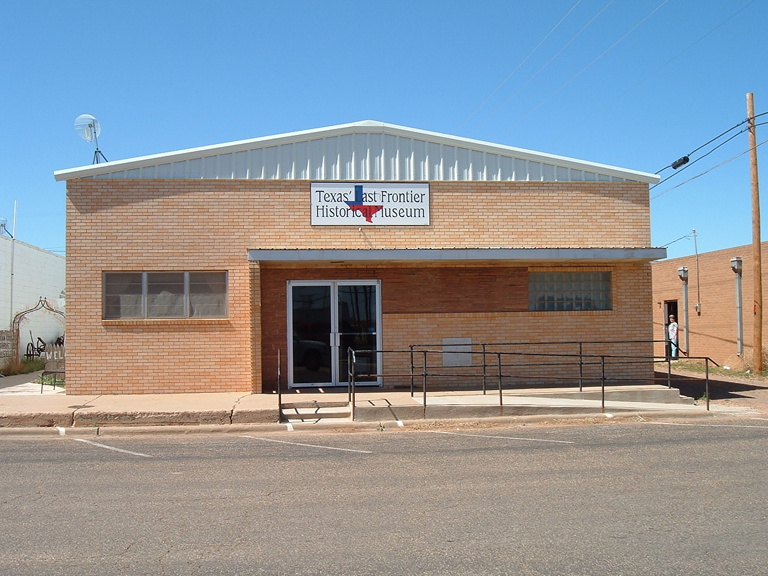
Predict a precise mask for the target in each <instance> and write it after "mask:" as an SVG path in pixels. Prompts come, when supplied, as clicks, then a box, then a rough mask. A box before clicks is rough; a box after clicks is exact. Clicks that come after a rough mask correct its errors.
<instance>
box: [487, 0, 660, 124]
mask: <svg viewBox="0 0 768 576" xmlns="http://www.w3.org/2000/svg"><path fill="white" fill-rule="evenodd" d="M668 1H669V0H664V1H663V2H662V3H661V4H659V5H658V6H656V8H654V9H653V10H652V11H651V12H650V13H649V14H648V15H647V16H646V17H645V18H643V19H642V20H640V22H638V23H637V24H635V25H634V26H633V27H632V29H631V30H629V32H627V33H626V34H624V36H622V37H621V38H619V39H618V40H616V42H614V43H613V44H611V46H610V47H609V48H608V49H607V50H605V51H604V52H603V53H602V54H600V56H598V57H597V58H595V59H594V60H592V62H590V63H589V64H587V65H586V66H584V68H582V69H581V70H579V71H578V72H577V73H576V74H574V75H573V76H571V78H570V79H569V80H568V81H567V82H566V83H565V84H563V85H562V86H560V88H558V89H557V90H555V91H554V92H553V93H552V94H550V95H549V96H547V97H546V98H545V99H544V100H542V101H541V102H540V103H539V104H537V105H536V106H534V107H533V108H531V109H530V110H529V111H528V112H527V113H526V114H525V115H524V116H522V117H520V118H518V120H517V122H515V123H514V124H512V125H511V126H509V127H508V128H507V129H506V130H505V131H504V132H503V133H502V135H504V134H506V133H507V132H509V131H510V130H512V128H514V127H515V126H517V125H518V124H519V123H520V122H522V121H523V120H525V119H526V118H527V117H528V116H530V115H531V114H533V113H534V112H535V111H536V110H538V109H539V108H541V107H542V106H543V105H544V104H546V103H547V102H549V100H551V99H552V98H554V97H555V96H556V95H557V94H559V93H560V92H561V91H562V90H563V89H564V88H565V87H566V86H568V84H570V83H571V82H573V81H574V80H575V79H576V78H578V77H579V76H581V75H582V74H583V73H584V72H586V71H587V69H589V68H590V67H591V66H592V65H594V64H595V63H596V62H597V61H598V60H600V59H601V58H602V57H603V56H605V55H606V54H608V52H610V51H611V50H613V49H614V48H615V47H616V46H617V45H618V44H619V43H620V42H621V41H622V40H624V39H625V38H626V37H627V36H629V35H630V34H632V32H634V31H635V30H636V29H637V28H638V27H640V26H641V25H642V24H643V23H644V22H645V21H646V20H648V18H650V17H651V16H653V15H654V14H655V13H656V12H657V11H658V10H659V9H660V8H661V7H662V6H664V4H666V3H667V2H668Z"/></svg>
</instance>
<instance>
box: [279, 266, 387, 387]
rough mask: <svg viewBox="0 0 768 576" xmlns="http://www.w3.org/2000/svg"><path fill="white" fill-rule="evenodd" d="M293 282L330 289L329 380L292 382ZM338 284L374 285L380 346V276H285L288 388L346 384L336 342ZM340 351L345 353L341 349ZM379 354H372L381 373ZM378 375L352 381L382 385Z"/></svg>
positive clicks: (379, 343)
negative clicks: (356, 278) (304, 277)
mask: <svg viewBox="0 0 768 576" xmlns="http://www.w3.org/2000/svg"><path fill="white" fill-rule="evenodd" d="M294 286H329V287H330V289H331V332H330V333H329V341H330V345H331V382H330V383H326V382H317V383H312V382H301V383H300V384H294V382H293V337H292V335H293V290H292V289H293V287H294ZM339 286H376V350H381V342H382V335H381V280H288V282H287V284H286V292H287V295H286V296H287V319H288V323H287V328H288V330H287V332H286V335H287V348H288V358H287V360H288V388H291V389H293V388H322V387H323V386H327V387H335V386H346V381H347V375H346V374H339V360H340V354H341V353H342V351H341V350H340V345H339V340H340V336H339V334H340V333H339V292H338V287H339ZM343 353H346V351H344V352H343ZM381 363H382V354H381V352H378V353H377V354H376V364H377V367H378V370H377V372H378V373H379V374H381V372H382V370H381ZM382 384H383V383H382V378H381V376H377V377H376V380H375V381H371V382H356V385H357V386H382Z"/></svg>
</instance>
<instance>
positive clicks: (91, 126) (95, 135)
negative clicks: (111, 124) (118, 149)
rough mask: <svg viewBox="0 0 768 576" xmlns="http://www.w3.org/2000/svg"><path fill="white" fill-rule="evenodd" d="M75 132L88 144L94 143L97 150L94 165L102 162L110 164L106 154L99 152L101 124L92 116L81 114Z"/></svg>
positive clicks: (94, 154)
mask: <svg viewBox="0 0 768 576" xmlns="http://www.w3.org/2000/svg"><path fill="white" fill-rule="evenodd" d="M75 132H77V135H78V136H80V138H82V139H83V140H85V141H86V142H94V143H95V144H96V150H95V151H94V153H93V163H94V164H98V163H99V162H101V161H102V160H104V162H109V160H107V158H106V157H105V156H104V154H102V153H101V150H99V134H101V124H99V121H98V120H96V118H95V117H93V116H91V115H90V114H80V116H78V117H77V118H75Z"/></svg>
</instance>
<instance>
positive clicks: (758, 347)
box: [747, 92, 763, 374]
mask: <svg viewBox="0 0 768 576" xmlns="http://www.w3.org/2000/svg"><path fill="white" fill-rule="evenodd" d="M747 119H748V120H749V124H748V126H749V168H750V173H751V176H752V259H753V264H752V270H753V272H752V274H753V276H754V279H753V282H754V286H755V297H754V298H755V302H754V310H755V327H754V341H753V351H752V357H753V359H752V363H753V366H752V370H753V372H754V373H755V374H760V373H761V372H762V371H763V265H762V254H761V250H760V185H759V181H758V177H757V136H756V134H755V103H754V100H753V98H752V92H750V93H748V94H747Z"/></svg>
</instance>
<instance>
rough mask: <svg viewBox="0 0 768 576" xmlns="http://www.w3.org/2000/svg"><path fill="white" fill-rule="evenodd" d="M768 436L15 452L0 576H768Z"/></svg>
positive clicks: (742, 428)
mask: <svg viewBox="0 0 768 576" xmlns="http://www.w3.org/2000/svg"><path fill="white" fill-rule="evenodd" d="M766 448H768V420H757V419H755V420H742V421H740V422H737V423H735V424H733V425H728V426H722V425H713V424H712V422H711V421H707V422H702V423H701V424H693V425H690V424H689V425H675V424H660V423H636V424H626V423H624V424H605V425H586V426H525V427H496V428H476V429H467V430H463V429H462V430H457V429H455V428H454V429H442V430H432V431H426V430H425V431H403V430H386V431H382V432H367V433H330V434H325V433H308V434H300V433H295V432H294V433H273V434H257V433H254V434H243V435H230V434H219V435H208V436H198V435H189V436H162V437H161V436H140V435H136V436H127V437H117V436H115V437H103V438H102V437H91V438H90V439H88V440H86V439H75V438H68V437H61V438H55V439H41V438H27V439H24V438H14V437H3V438H0V486H2V495H1V496H0V518H1V519H2V524H0V527H1V529H0V574H3V575H5V574H9V575H10V574H13V575H16V576H23V575H32V574H34V575H47V574H51V575H53V574H56V575H61V574H77V575H82V576H89V575H97V574H98V575H104V574H126V575H134V574H136V575H138V574H153V575H165V574H169V575H170V574H173V575H176V574H179V575H180V574H184V575H198V574H227V575H234V574H295V575H309V574H333V575H337V574H350V575H352V574H355V575H361V574H441V575H445V574H466V575H475V574H524V575H527V574H536V575H538V574H547V575H561V574H562V575H566V574H568V575H570V574H610V575H622V574H624V575H630V574H659V575H662V574H670V575H688V574H691V575H693V574H696V575H699V574H705V575H706V574H738V575H742V576H745V575H751V574H754V575H758V574H766V573H767V572H768V568H767V567H768V450H767V449H766Z"/></svg>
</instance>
